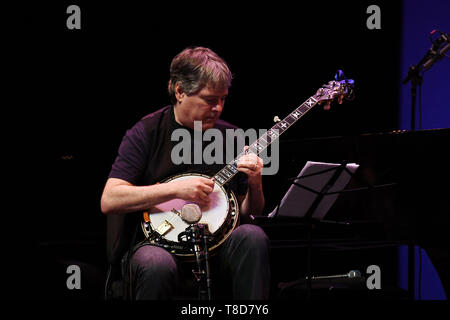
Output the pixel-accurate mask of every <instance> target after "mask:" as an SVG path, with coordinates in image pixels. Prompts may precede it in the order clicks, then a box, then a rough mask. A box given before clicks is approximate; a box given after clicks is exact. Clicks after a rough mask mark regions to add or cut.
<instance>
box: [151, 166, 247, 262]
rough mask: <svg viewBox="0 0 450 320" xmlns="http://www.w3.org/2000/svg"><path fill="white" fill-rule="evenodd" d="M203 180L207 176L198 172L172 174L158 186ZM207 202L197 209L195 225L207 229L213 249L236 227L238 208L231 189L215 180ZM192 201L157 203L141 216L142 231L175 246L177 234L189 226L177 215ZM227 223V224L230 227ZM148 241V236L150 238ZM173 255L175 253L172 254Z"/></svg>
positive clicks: (175, 200) (179, 200)
mask: <svg viewBox="0 0 450 320" xmlns="http://www.w3.org/2000/svg"><path fill="white" fill-rule="evenodd" d="M198 177H203V178H207V179H211V177H210V176H207V175H204V174H199V173H186V174H181V175H176V176H173V177H170V178H168V179H166V180H164V181H163V182H162V183H172V182H175V181H180V180H187V179H193V178H198ZM209 198H210V199H211V201H210V203H209V204H208V205H207V206H203V207H200V209H201V211H202V217H201V219H200V221H199V222H198V223H201V224H203V225H207V226H208V231H209V232H210V233H211V235H212V238H213V242H214V243H213V247H212V248H211V249H213V248H214V247H217V246H218V245H219V244H221V243H222V242H223V241H225V240H226V238H227V237H228V236H229V234H231V231H233V229H234V228H235V226H236V224H237V220H238V219H237V217H238V213H239V212H238V210H239V209H238V205H237V200H236V197H235V196H234V194H233V192H232V191H231V190H229V191H227V190H226V189H225V188H224V187H223V186H221V185H220V184H219V183H218V182H217V181H215V183H214V189H213V191H212V192H211V193H210V194H209ZM190 203H192V202H190V201H186V200H183V199H173V200H169V201H166V202H163V203H160V204H158V205H156V206H155V207H153V208H152V209H150V210H149V211H147V212H145V213H144V222H143V224H142V229H143V231H144V233H145V235H146V237H149V236H151V235H153V237H154V236H155V235H156V236H157V238H163V239H164V241H168V242H169V246H170V243H173V244H177V243H179V242H180V241H179V240H178V235H179V234H180V233H182V232H184V231H185V230H186V228H188V227H189V224H188V223H186V222H185V221H184V220H183V219H182V218H181V217H180V215H179V213H180V212H181V209H182V208H183V206H184V205H186V204H190ZM230 224H231V225H230ZM150 238H152V237H150ZM174 253H175V254H177V253H179V252H176V251H175V252H174Z"/></svg>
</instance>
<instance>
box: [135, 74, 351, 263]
mask: <svg viewBox="0 0 450 320" xmlns="http://www.w3.org/2000/svg"><path fill="white" fill-rule="evenodd" d="M352 96H353V80H351V79H345V78H344V74H343V73H342V71H341V70H339V71H338V73H337V74H336V76H335V81H330V82H328V84H326V85H324V86H322V87H321V88H320V89H319V90H317V92H316V94H315V95H313V96H311V97H310V98H309V99H307V100H306V101H305V102H304V103H302V104H301V105H300V106H299V107H298V108H296V109H295V110H294V111H292V112H291V113H290V114H289V115H288V116H287V117H286V118H284V119H283V120H279V119H278V121H277V122H276V124H275V125H274V126H273V127H272V128H271V129H270V130H268V131H267V132H266V133H265V134H264V135H262V136H261V137H260V138H259V139H257V140H256V141H255V142H253V143H252V144H251V145H250V146H249V148H248V149H247V150H246V151H245V152H242V153H240V154H239V155H238V156H237V157H236V158H235V159H234V160H232V161H231V162H229V163H227V164H226V165H225V166H224V167H223V168H222V169H221V170H220V171H219V172H217V173H216V174H215V175H214V177H211V176H208V175H204V174H199V173H186V174H180V175H175V176H172V177H169V178H167V179H165V180H163V181H161V183H171V182H173V181H180V180H185V179H193V178H198V177H204V178H208V179H214V180H213V181H214V189H213V191H212V192H211V193H210V194H209V198H210V200H211V201H210V202H209V204H208V206H207V207H203V208H202V210H201V212H199V207H198V206H197V205H196V204H192V203H190V202H189V201H186V200H182V199H172V200H169V201H166V202H163V203H160V204H158V205H156V206H154V207H152V208H151V209H149V210H147V211H144V212H143V220H142V222H141V227H142V231H143V232H144V235H145V237H146V238H147V240H148V241H149V242H150V243H152V244H154V245H158V246H162V247H164V248H166V249H167V250H169V251H170V252H171V253H174V254H175V255H177V256H180V257H187V258H191V257H193V256H194V252H193V250H192V248H191V247H190V246H186V245H185V243H186V240H185V238H183V237H184V235H185V234H186V232H185V231H186V230H187V229H188V228H189V227H190V226H191V225H193V224H194V223H198V224H203V225H204V226H206V227H207V228H206V229H207V232H208V233H209V236H208V242H209V244H208V251H213V250H214V249H216V248H217V247H219V246H220V245H221V244H222V243H223V242H224V241H225V240H226V239H227V238H228V237H229V236H230V234H231V232H232V231H233V230H234V229H235V228H236V226H237V225H238V221H239V205H238V202H237V199H236V196H235V195H234V193H233V191H232V190H231V189H230V188H229V187H228V184H227V183H228V182H229V181H231V179H232V178H233V177H234V176H235V175H236V174H237V173H238V168H237V166H238V161H239V159H240V157H241V156H243V155H244V154H246V153H254V154H256V155H258V154H260V153H261V152H262V151H264V150H265V149H266V148H267V147H268V146H269V145H270V144H271V143H272V142H273V141H275V140H276V139H278V137H279V136H280V135H281V134H282V133H283V132H284V131H286V130H287V129H288V128H289V127H290V126H291V125H293V124H294V123H295V122H297V121H298V120H299V119H300V118H301V117H302V116H303V115H305V113H307V112H308V111H309V110H310V109H311V108H312V107H314V106H315V105H316V104H318V103H319V102H324V101H329V102H331V101H332V100H334V99H336V98H337V97H345V98H347V99H350V98H352ZM192 217H194V218H193V219H192ZM200 217H201V218H200Z"/></svg>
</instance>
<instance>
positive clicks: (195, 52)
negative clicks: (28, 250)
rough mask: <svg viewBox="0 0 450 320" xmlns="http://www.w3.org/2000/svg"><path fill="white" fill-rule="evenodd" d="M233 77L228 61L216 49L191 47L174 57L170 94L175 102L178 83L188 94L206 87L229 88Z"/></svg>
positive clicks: (171, 69) (171, 66) (171, 65)
mask: <svg viewBox="0 0 450 320" xmlns="http://www.w3.org/2000/svg"><path fill="white" fill-rule="evenodd" d="M232 78H233V76H232V74H231V71H230V69H229V68H228V66H227V64H226V62H225V61H224V60H223V59H222V58H221V57H219V56H218V55H217V54H216V53H215V52H214V51H212V50H211V49H208V48H204V47H189V48H186V49H184V50H183V51H182V52H180V53H179V54H178V55H176V56H175V58H173V60H172V63H171V64H170V80H169V88H168V89H169V96H170V100H171V102H172V103H173V104H175V103H176V102H177V100H176V97H175V85H176V84H177V83H178V84H179V85H180V86H181V88H182V90H183V92H184V93H186V94H187V95H188V96H190V95H193V94H196V93H198V92H199V91H200V90H202V89H203V88H204V87H206V86H208V87H210V88H212V89H222V88H229V87H230V86H231V79H232Z"/></svg>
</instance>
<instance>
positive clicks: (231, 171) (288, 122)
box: [214, 97, 318, 186]
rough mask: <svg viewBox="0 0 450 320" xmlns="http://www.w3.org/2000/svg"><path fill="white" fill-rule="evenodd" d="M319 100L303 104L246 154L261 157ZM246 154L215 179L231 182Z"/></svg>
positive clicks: (222, 170) (219, 173) (258, 140)
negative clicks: (261, 154) (262, 153)
mask: <svg viewBox="0 0 450 320" xmlns="http://www.w3.org/2000/svg"><path fill="white" fill-rule="evenodd" d="M317 102H318V100H316V99H315V98H314V97H310V98H309V99H308V100H306V101H305V102H303V103H302V104H301V105H300V106H299V107H298V108H296V109H295V110H294V111H292V112H291V113H290V114H289V115H288V116H287V117H286V118H284V119H283V120H281V121H278V122H277V123H276V124H275V125H274V126H273V127H272V128H270V130H268V131H267V132H266V133H265V134H264V135H262V136H261V137H260V138H259V139H257V140H256V141H255V142H253V143H252V144H251V145H250V146H249V148H248V149H247V151H246V153H254V154H256V155H259V154H260V153H261V152H263V151H264V150H265V149H266V148H267V147H268V146H269V145H270V144H271V143H272V142H274V141H275V140H276V139H278V137H279V136H280V135H281V134H282V133H283V132H285V131H286V130H287V129H289V127H290V126H292V125H293V124H294V123H295V122H297V120H298V119H300V118H301V117H302V116H303V115H304V114H305V113H307V112H308V111H309V110H310V109H311V108H312V107H314V106H315V105H316V104H317ZM244 154H245V153H244V152H241V153H240V154H239V155H238V156H237V157H236V158H235V159H234V160H233V161H231V162H229V163H228V164H226V165H225V167H223V168H222V169H221V170H220V171H219V172H218V173H217V174H216V175H215V176H214V179H215V181H217V182H218V183H219V184H220V185H222V186H223V185H224V184H226V183H227V182H228V181H230V180H231V179H232V178H233V177H234V176H235V175H236V174H237V173H238V168H237V164H238V161H239V159H240V158H241V157H242V156H243V155H244Z"/></svg>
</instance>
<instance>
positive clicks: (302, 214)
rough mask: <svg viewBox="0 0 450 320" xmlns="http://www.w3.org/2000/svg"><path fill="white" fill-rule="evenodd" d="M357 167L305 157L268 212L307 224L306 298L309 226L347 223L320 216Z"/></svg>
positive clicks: (355, 165) (325, 212)
mask: <svg viewBox="0 0 450 320" xmlns="http://www.w3.org/2000/svg"><path fill="white" fill-rule="evenodd" d="M358 167H359V165H358V164H355V163H346V162H343V163H341V164H335V163H324V162H313V161H308V162H307V163H306V164H305V166H304V167H303V169H302V170H301V171H300V173H299V175H298V176H297V177H295V178H291V179H289V181H292V185H291V187H290V188H289V190H288V191H287V192H286V194H285V196H284V197H283V199H282V200H281V201H280V203H279V204H278V205H277V207H276V208H275V210H274V211H272V213H270V214H269V218H273V217H280V216H284V217H294V218H299V220H301V222H302V223H303V224H304V225H305V226H307V228H306V230H307V243H308V246H307V259H306V275H307V276H306V284H307V297H308V299H309V298H310V296H311V279H312V274H311V252H312V230H313V228H314V225H315V224H317V223H336V224H348V223H345V222H336V221H327V220H324V217H325V215H326V214H327V212H328V211H329V209H330V208H331V207H332V205H333V204H334V202H335V201H336V199H337V197H338V196H339V194H340V193H342V192H344V188H345V187H346V185H347V184H348V182H349V181H350V178H351V177H352V176H353V174H354V173H355V171H356V170H357V169H358ZM298 180H301V181H302V183H299V182H297V181H298ZM298 187H299V188H298ZM299 200H300V201H299Z"/></svg>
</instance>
